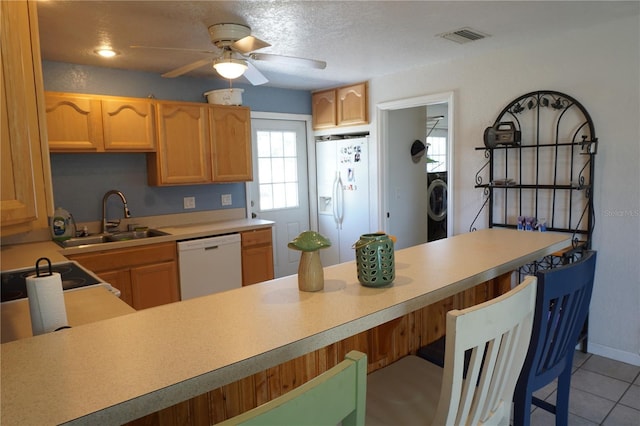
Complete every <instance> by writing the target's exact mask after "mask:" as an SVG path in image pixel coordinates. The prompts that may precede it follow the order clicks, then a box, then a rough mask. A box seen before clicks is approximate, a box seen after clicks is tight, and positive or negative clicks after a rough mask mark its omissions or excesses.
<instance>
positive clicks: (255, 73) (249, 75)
mask: <svg viewBox="0 0 640 426" xmlns="http://www.w3.org/2000/svg"><path fill="white" fill-rule="evenodd" d="M247 67H248V68H247V70H246V71H245V72H244V74H243V75H244V77H245V78H246V79H247V80H248V81H249V83H251V84H253V85H254V86H259V85H261V84H265V83H267V82H268V81H269V80H267V77H265V76H264V75H263V74H262V73H261V72H260V70H258V68H256V67H255V65H253V64H252V63H251V62H250V61H247Z"/></svg>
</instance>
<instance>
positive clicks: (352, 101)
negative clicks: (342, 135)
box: [311, 82, 369, 130]
mask: <svg viewBox="0 0 640 426" xmlns="http://www.w3.org/2000/svg"><path fill="white" fill-rule="evenodd" d="M311 110H312V117H313V118H312V119H313V129H314V130H320V129H330V128H333V127H343V126H354V125H358V124H367V123H369V97H368V84H367V83H366V82H362V83H358V84H353V85H350V86H344V87H338V88H335V89H330V90H322V91H319V92H315V93H313V94H312V95H311Z"/></svg>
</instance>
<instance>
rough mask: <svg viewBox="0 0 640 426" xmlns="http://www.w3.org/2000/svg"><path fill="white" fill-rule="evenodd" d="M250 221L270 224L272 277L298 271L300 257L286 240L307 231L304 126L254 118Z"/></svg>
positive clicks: (307, 201) (307, 206) (307, 194)
mask: <svg viewBox="0 0 640 426" xmlns="http://www.w3.org/2000/svg"><path fill="white" fill-rule="evenodd" d="M251 131H252V144H253V146H252V152H253V177H254V178H253V182H251V184H249V185H248V190H249V194H248V199H249V203H250V205H249V211H250V212H251V215H252V217H256V218H259V219H265V220H271V221H273V222H275V225H274V227H273V229H274V231H273V254H274V257H273V262H274V273H275V277H276V278H278V277H283V276H287V275H292V274H295V273H297V272H298V263H299V259H300V252H298V251H296V250H291V249H289V248H288V247H287V244H288V243H289V241H291V240H292V239H294V238H295V237H297V236H298V235H299V234H300V233H301V232H303V231H308V230H309V229H310V228H309V193H308V190H309V184H308V172H307V134H306V123H305V121H291V120H274V119H256V118H254V119H252V120H251Z"/></svg>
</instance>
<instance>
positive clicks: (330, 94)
mask: <svg viewBox="0 0 640 426" xmlns="http://www.w3.org/2000/svg"><path fill="white" fill-rule="evenodd" d="M311 111H312V116H313V128H314V129H326V128H330V127H335V126H336V124H337V121H336V91H335V90H334V89H331V90H324V91H322V92H316V93H314V94H312V95H311Z"/></svg>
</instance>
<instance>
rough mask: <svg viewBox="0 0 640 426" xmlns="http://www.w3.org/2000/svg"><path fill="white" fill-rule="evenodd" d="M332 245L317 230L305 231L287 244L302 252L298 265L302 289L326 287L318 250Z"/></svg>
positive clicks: (315, 289)
mask: <svg viewBox="0 0 640 426" xmlns="http://www.w3.org/2000/svg"><path fill="white" fill-rule="evenodd" d="M330 246H331V241H329V240H328V239H327V238H325V237H323V236H322V235H320V234H318V233H317V232H315V231H305V232H303V233H301V234H300V235H298V236H297V237H296V238H294V239H293V241H291V242H290V243H289V244H288V245H287V247H289V248H290V249H293V250H300V251H301V252H302V254H301V256H300V264H299V265H298V289H300V291H320V290H322V289H323V288H324V271H323V270H322V263H321V262H320V252H319V251H318V250H320V249H323V248H325V247H330Z"/></svg>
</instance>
